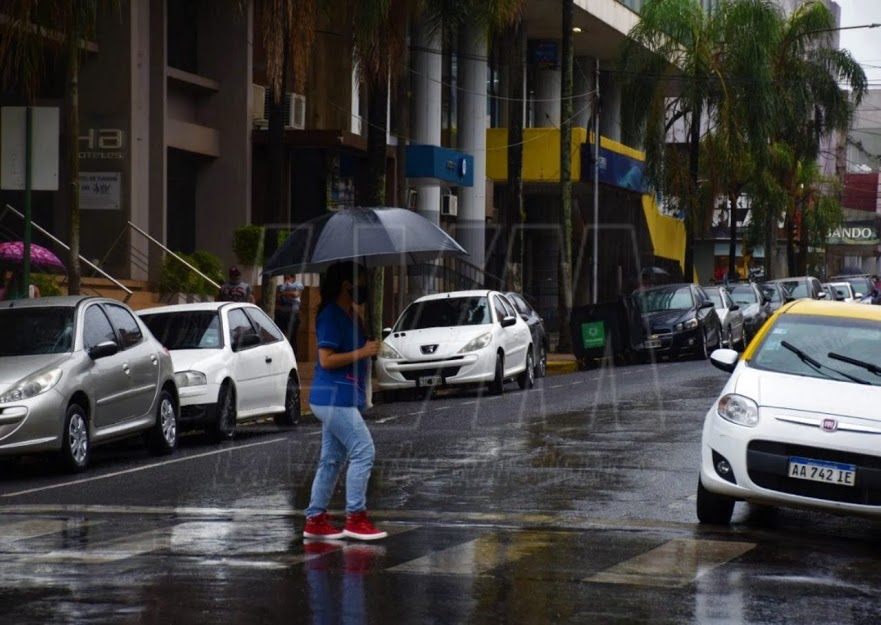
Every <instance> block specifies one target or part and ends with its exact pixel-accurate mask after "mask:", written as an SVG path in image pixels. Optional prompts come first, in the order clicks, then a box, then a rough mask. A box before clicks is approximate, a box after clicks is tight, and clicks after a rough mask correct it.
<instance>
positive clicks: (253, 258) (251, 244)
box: [232, 224, 263, 265]
mask: <svg viewBox="0 0 881 625" xmlns="http://www.w3.org/2000/svg"><path fill="white" fill-rule="evenodd" d="M232 250H233V253H234V254H235V255H236V260H238V262H239V263H240V264H242V265H260V264H261V259H262V258H263V226H256V225H254V224H248V225H245V226H239V227H238V228H236V229H235V232H234V233H233V240H232Z"/></svg>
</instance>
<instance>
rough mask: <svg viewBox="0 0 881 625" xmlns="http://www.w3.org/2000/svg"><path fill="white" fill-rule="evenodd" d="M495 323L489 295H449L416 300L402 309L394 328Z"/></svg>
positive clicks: (399, 330) (445, 326) (416, 328)
mask: <svg viewBox="0 0 881 625" xmlns="http://www.w3.org/2000/svg"><path fill="white" fill-rule="evenodd" d="M488 323H492V319H491V317H490V314H489V302H488V301H487V299H486V297H448V298H444V299H432V300H427V301H424V302H414V303H413V304H410V306H408V307H407V310H405V311H404V312H403V314H402V315H401V318H400V319H398V323H397V324H396V325H395V331H396V332H401V331H406V330H423V329H425V328H452V327H455V326H479V325H484V324H488Z"/></svg>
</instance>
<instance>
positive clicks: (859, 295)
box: [853, 293, 865, 297]
mask: <svg viewBox="0 0 881 625" xmlns="http://www.w3.org/2000/svg"><path fill="white" fill-rule="evenodd" d="M853 296H854V297H865V296H864V295H863V294H862V293H854V294H853Z"/></svg>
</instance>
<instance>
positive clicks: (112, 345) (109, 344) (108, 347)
mask: <svg viewBox="0 0 881 625" xmlns="http://www.w3.org/2000/svg"><path fill="white" fill-rule="evenodd" d="M88 353H89V358H91V359H92V360H98V359H99V358H107V357H108V356H113V355H115V354H118V353H119V345H117V344H116V342H115V341H104V342H103V343H98V344H97V345H95V346H94V347H92V348H91V349H90V350H89V352H88Z"/></svg>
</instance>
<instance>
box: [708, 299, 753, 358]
mask: <svg viewBox="0 0 881 625" xmlns="http://www.w3.org/2000/svg"><path fill="white" fill-rule="evenodd" d="M704 291H706V293H707V295H708V296H709V298H710V300H711V301H712V302H713V307H715V309H716V314H717V315H719V321H721V322H722V345H724V346H725V347H727V348H729V349H736V350H740V351H742V350H743V349H744V347H745V346H746V345H745V344H746V337H745V335H744V329H743V313H742V312H741V310H740V305H739V304H737V303H735V302H734V300H732V299H731V295H730V294H729V293H728V289H726V288H725V287H721V286H705V287H704Z"/></svg>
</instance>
